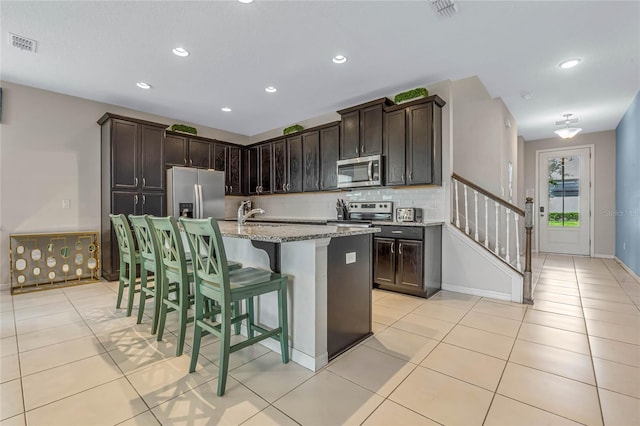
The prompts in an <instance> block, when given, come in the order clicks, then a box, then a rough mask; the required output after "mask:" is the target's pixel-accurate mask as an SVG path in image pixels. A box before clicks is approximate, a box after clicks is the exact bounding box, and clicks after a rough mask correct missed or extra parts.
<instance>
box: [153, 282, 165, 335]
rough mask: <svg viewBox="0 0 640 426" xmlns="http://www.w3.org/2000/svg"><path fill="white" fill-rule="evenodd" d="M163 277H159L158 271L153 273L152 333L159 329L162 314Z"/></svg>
mask: <svg viewBox="0 0 640 426" xmlns="http://www.w3.org/2000/svg"><path fill="white" fill-rule="evenodd" d="M161 287H162V279H158V273H157V272H156V273H154V275H153V319H152V320H151V334H156V332H157V331H158V317H159V316H160V299H161V298H162V290H161Z"/></svg>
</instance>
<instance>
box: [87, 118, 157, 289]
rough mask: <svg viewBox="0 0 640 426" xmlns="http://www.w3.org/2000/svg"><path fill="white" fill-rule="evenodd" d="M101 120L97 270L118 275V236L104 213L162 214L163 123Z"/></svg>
mask: <svg viewBox="0 0 640 426" xmlns="http://www.w3.org/2000/svg"><path fill="white" fill-rule="evenodd" d="M98 124H99V125H100V126H101V151H100V152H101V159H100V164H101V194H102V195H101V208H100V211H101V220H100V223H101V225H100V231H101V238H102V250H101V252H102V262H101V264H102V275H103V276H104V277H105V278H106V279H108V280H116V279H118V273H119V271H120V262H119V257H118V241H117V240H116V236H115V233H114V232H113V230H112V229H111V220H110V218H109V214H110V213H114V214H120V213H122V214H124V215H125V216H129V215H130V214H136V215H137V214H151V215H155V216H164V215H165V209H166V199H165V197H166V195H165V194H166V192H165V169H164V132H165V129H166V127H167V126H166V125H165V124H160V123H153V122H150V121H144V120H137V119H132V118H129V117H122V116H119V115H115V114H110V113H106V114H105V115H103V116H102V118H100V120H98Z"/></svg>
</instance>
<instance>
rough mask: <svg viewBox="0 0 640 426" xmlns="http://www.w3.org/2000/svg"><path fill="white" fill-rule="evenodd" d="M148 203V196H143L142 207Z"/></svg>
mask: <svg viewBox="0 0 640 426" xmlns="http://www.w3.org/2000/svg"><path fill="white" fill-rule="evenodd" d="M146 203H147V196H146V195H143V196H142V205H143V206H144V205H145V204H146Z"/></svg>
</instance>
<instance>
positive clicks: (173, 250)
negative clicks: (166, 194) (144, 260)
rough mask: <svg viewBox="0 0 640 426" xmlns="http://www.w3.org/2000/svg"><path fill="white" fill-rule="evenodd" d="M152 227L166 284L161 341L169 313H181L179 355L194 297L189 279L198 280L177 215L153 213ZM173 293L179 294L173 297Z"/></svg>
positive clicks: (164, 288)
mask: <svg viewBox="0 0 640 426" xmlns="http://www.w3.org/2000/svg"><path fill="white" fill-rule="evenodd" d="M148 219H149V223H150V224H151V227H152V231H153V233H154V235H155V237H156V239H157V244H158V248H159V251H160V260H161V262H162V284H161V285H160V293H161V296H160V312H159V316H158V341H161V340H162V335H163V334H164V326H165V322H166V319H167V313H168V312H172V311H176V312H177V313H178V343H177V345H176V356H180V355H182V352H183V350H184V338H185V333H186V330H187V323H188V322H190V321H193V318H189V316H188V310H189V307H190V305H191V303H192V300H193V298H192V297H190V296H189V283H192V282H193V281H194V277H193V265H192V264H191V265H188V264H187V259H186V255H185V251H184V246H183V244H182V237H181V236H180V230H179V229H178V223H177V222H176V219H175V218H174V217H173V216H168V217H149V218H148ZM170 294H173V295H175V297H171V298H170V297H169V295H170Z"/></svg>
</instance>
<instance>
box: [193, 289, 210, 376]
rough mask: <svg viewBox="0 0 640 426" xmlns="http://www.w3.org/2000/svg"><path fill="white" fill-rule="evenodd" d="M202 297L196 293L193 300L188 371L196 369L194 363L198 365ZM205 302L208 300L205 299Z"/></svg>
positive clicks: (202, 315)
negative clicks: (191, 336)
mask: <svg viewBox="0 0 640 426" xmlns="http://www.w3.org/2000/svg"><path fill="white" fill-rule="evenodd" d="M204 303H205V302H204V297H203V296H202V295H201V294H200V295H199V294H197V293H196V300H195V301H194V310H195V312H194V315H193V345H192V350H191V364H190V365H189V373H193V372H194V371H196V365H198V355H200V340H201V339H202V328H201V327H200V325H199V324H198V321H201V320H202V318H203V317H204V312H203V311H204ZM207 303H209V300H208V299H207Z"/></svg>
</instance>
